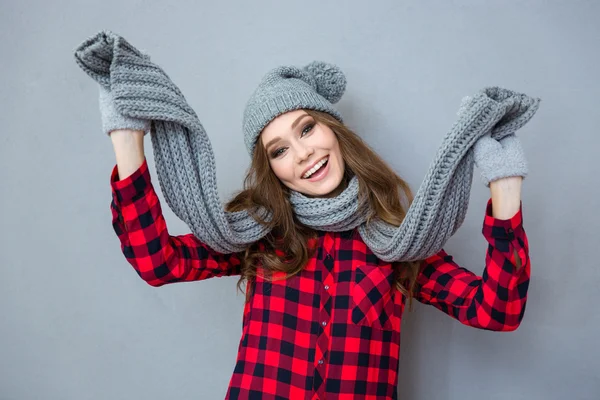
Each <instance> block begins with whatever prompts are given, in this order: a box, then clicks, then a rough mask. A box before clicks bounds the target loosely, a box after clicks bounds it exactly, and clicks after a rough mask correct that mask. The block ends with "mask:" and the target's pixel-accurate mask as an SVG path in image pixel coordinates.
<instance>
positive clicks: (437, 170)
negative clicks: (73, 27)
mask: <svg viewBox="0 0 600 400" xmlns="http://www.w3.org/2000/svg"><path fill="white" fill-rule="evenodd" d="M75 59H76V62H77V63H78V65H79V66H80V67H81V68H82V70H83V71H84V72H86V73H87V74H88V75H89V76H90V77H91V78H92V79H94V80H95V81H96V82H97V83H98V84H100V85H102V86H104V87H105V88H106V89H107V90H110V91H111V92H112V94H113V96H114V101H115V104H116V108H117V110H118V111H119V112H120V113H121V114H123V115H125V116H128V117H132V118H139V119H146V120H151V121H152V130H151V134H150V136H151V140H152V148H153V153H154V160H155V164H156V169H157V172H158V179H159V183H160V187H161V190H162V192H163V194H164V197H165V199H166V202H167V204H168V206H169V207H170V208H171V209H172V210H173V212H174V213H175V215H177V217H179V218H180V219H181V220H182V221H184V222H185V223H186V224H187V225H188V227H189V228H190V229H191V231H192V232H193V234H194V235H195V236H196V237H197V238H198V239H199V240H200V241H201V242H203V243H205V244H207V245H208V246H210V247H211V248H212V249H214V250H215V251H218V252H221V253H232V252H239V251H243V250H244V249H245V248H246V247H247V246H248V245H249V244H251V243H254V242H256V241H258V240H260V239H261V238H263V237H264V236H265V235H267V234H268V233H269V231H268V229H267V228H266V227H264V226H263V225H261V224H259V223H258V222H256V221H255V220H254V219H253V218H252V217H251V216H250V215H249V213H248V212H247V211H238V212H226V211H225V210H224V207H223V204H222V203H221V201H220V198H219V195H218V190H217V180H216V170H215V160H214V154H213V151H212V147H211V144H210V141H209V138H208V136H207V134H206V132H205V130H204V128H203V126H202V124H201V123H200V121H199V119H198V117H197V115H196V113H195V112H194V110H192V108H191V107H190V105H189V104H188V103H187V101H186V100H185V98H184V96H183V94H182V93H181V91H180V90H179V88H178V87H177V86H176V85H175V84H174V83H173V82H172V81H171V79H170V78H169V77H168V76H167V74H166V73H165V72H164V71H163V70H162V69H161V68H160V67H159V66H158V65H156V64H154V63H153V62H151V61H150V57H149V56H148V55H146V54H145V53H143V52H141V51H140V50H138V49H136V48H135V47H133V46H132V45H131V44H130V43H128V42H127V41H126V40H125V39H124V38H122V37H120V36H119V35H117V34H115V33H113V32H110V31H101V32H99V33H98V34H96V35H95V36H93V37H90V38H88V39H87V40H85V41H84V42H83V43H82V44H81V45H80V46H78V47H77V48H76V50H75ZM539 102H540V99H539V98H532V97H529V96H527V95H525V94H522V93H517V92H514V91H512V90H507V89H502V88H499V87H485V88H483V89H482V90H480V91H479V92H477V93H475V94H474V95H473V96H471V97H470V99H469V100H468V102H466V103H464V104H462V105H461V107H460V110H459V112H458V119H457V120H456V122H455V123H454V124H453V125H452V127H451V129H450V131H449V132H448V133H447V134H446V136H445V137H444V139H443V141H442V144H441V146H440V147H439V149H438V151H437V154H436V155H435V157H434V159H433V161H432V163H431V165H430V167H429V170H428V171H427V174H426V176H425V178H424V180H423V183H422V184H421V186H420V187H419V190H418V192H417V193H416V195H415V197H414V200H413V202H412V203H411V205H410V207H409V209H408V212H407V215H406V217H405V219H404V220H403V222H402V224H401V225H400V226H399V227H395V226H392V225H389V224H387V223H386V222H384V221H382V220H380V219H377V218H374V220H372V221H371V222H370V223H369V224H367V223H366V217H367V215H369V212H370V207H369V205H368V203H367V202H365V201H363V200H361V199H359V197H358V193H359V191H358V189H359V182H358V178H357V177H356V176H353V177H352V178H351V179H350V181H349V184H348V186H347V188H346V189H345V190H344V191H343V192H342V193H341V194H339V195H338V196H337V197H335V198H309V197H306V196H304V195H303V194H302V193H299V192H296V191H292V192H291V195H290V203H291V205H292V207H293V210H294V213H295V215H296V216H297V218H298V220H299V221H300V222H301V223H303V224H305V225H306V226H309V227H311V228H314V229H317V230H323V231H336V232H337V231H345V230H350V229H354V228H357V229H358V232H359V233H360V235H361V237H362V239H363V241H364V242H365V244H366V245H367V246H368V247H369V248H370V249H371V251H373V253H374V254H375V255H376V256H377V257H378V258H379V259H381V260H383V261H386V262H394V261H416V260H422V259H425V258H427V257H429V256H430V255H432V254H435V253H437V252H438V251H439V250H441V249H442V247H443V245H444V244H445V243H446V241H447V240H448V239H449V238H450V237H451V236H452V235H453V234H454V233H455V232H456V231H457V230H458V228H459V227H460V226H461V224H462V223H463V221H464V218H465V214H466V212H467V208H468V204H469V195H470V190H471V182H472V176H473V168H474V160H473V154H472V153H473V152H472V146H473V145H474V144H475V142H476V141H477V140H478V139H479V138H480V137H481V136H483V135H485V134H486V133H490V132H491V135H492V138H494V139H497V140H500V139H502V138H503V137H505V136H507V135H510V134H512V133H514V132H515V131H516V130H518V129H519V128H520V127H522V126H523V125H525V124H526V123H527V122H528V121H529V120H530V119H531V118H532V117H533V115H534V114H535V112H536V111H537V109H538V106H539ZM257 211H258V213H259V215H261V216H262V217H264V218H266V220H270V214H269V212H268V211H267V210H266V209H263V208H261V209H259V210H257Z"/></svg>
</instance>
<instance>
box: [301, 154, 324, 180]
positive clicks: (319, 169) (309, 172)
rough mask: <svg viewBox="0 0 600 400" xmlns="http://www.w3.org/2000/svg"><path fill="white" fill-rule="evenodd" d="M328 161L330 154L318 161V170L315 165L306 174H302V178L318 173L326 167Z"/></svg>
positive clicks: (308, 177)
mask: <svg viewBox="0 0 600 400" xmlns="http://www.w3.org/2000/svg"><path fill="white" fill-rule="evenodd" d="M328 163H329V156H327V157H325V158H324V159H323V160H321V161H319V162H318V163H317V165H315V167H318V168H317V169H316V170H315V169H314V168H315V167H313V168H311V169H310V170H309V171H308V172H307V173H306V174H304V176H302V179H310V178H311V177H313V176H314V175H315V174H318V173H319V172H320V171H321V170H322V169H323V168H325V167H326V166H327V164H328ZM307 174H308V176H307Z"/></svg>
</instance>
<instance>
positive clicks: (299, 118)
mask: <svg viewBox="0 0 600 400" xmlns="http://www.w3.org/2000/svg"><path fill="white" fill-rule="evenodd" d="M304 117H309V115H308V114H302V115H301V116H299V117H298V118H296V120H295V121H294V122H293V123H292V130H294V129H295V128H296V126H298V124H299V123H300V121H301V120H302V118H304ZM279 140H281V138H280V137H279V136H277V137H274V138H273V139H271V140H270V141H269V143H267V145H266V146H265V149H267V150H269V147H271V145H272V144H273V143H275V142H277V141H279Z"/></svg>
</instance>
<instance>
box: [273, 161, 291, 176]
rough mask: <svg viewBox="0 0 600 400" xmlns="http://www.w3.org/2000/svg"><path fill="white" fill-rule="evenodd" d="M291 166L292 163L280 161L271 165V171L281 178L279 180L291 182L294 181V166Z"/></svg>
mask: <svg viewBox="0 0 600 400" xmlns="http://www.w3.org/2000/svg"><path fill="white" fill-rule="evenodd" d="M289 164H290V163H288V162H286V161H285V160H278V161H275V162H272V163H271V169H272V170H273V173H274V174H275V176H276V177H277V178H279V180H282V181H289V180H291V179H293V176H294V171H293V169H292V166H291V165H289Z"/></svg>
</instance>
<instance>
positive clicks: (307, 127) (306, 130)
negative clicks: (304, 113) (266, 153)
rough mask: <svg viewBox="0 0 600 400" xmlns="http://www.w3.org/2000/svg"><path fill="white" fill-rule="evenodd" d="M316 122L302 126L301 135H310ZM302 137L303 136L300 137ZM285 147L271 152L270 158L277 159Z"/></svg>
mask: <svg viewBox="0 0 600 400" xmlns="http://www.w3.org/2000/svg"><path fill="white" fill-rule="evenodd" d="M315 125H316V122H315V121H310V122H308V123H307V124H306V125H304V127H303V128H302V131H301V132H300V134H301V135H305V134H308V133H310V132H311V131H312V130H313V128H314V127H315ZM302 137H303V136H302ZM286 148H287V147H279V148H277V149H276V150H275V151H273V152H272V153H271V158H277V157H279V155H281V154H282V153H283V150H285V149H286Z"/></svg>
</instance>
